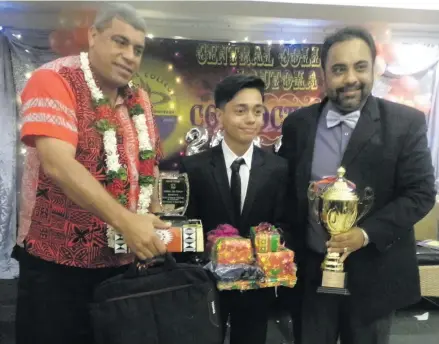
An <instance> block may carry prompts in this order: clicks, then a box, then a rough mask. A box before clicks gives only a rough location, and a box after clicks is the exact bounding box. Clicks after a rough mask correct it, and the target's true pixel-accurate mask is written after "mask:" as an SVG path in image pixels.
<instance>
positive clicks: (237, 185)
mask: <svg viewBox="0 0 439 344" xmlns="http://www.w3.org/2000/svg"><path fill="white" fill-rule="evenodd" d="M244 163H245V161H244V159H242V158H238V159H236V160H235V161H234V162H233V163H232V166H231V169H232V177H231V178H230V192H231V193H232V202H233V210H234V212H235V216H236V220H239V218H240V217H241V177H240V175H239V169H240V168H241V165H242V164H244Z"/></svg>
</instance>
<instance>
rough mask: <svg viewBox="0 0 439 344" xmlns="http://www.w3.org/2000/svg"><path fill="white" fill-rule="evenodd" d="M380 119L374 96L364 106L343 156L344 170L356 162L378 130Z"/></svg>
mask: <svg viewBox="0 0 439 344" xmlns="http://www.w3.org/2000/svg"><path fill="white" fill-rule="evenodd" d="M379 119H380V116H379V109H378V105H377V101H376V99H375V98H374V97H373V96H370V97H369V98H368V100H367V102H366V104H365V105H364V108H363V110H362V112H361V116H360V119H359V120H358V123H357V125H356V127H355V129H354V131H353V132H352V137H351V139H350V140H349V143H348V146H347V147H346V151H345V153H344V155H343V159H342V166H343V167H344V168H346V169H348V166H349V165H350V164H351V163H352V162H353V161H354V159H355V157H356V156H357V155H358V154H359V153H360V152H361V150H362V149H363V148H364V147H365V146H366V144H367V143H368V142H369V140H370V138H371V137H372V136H373V135H374V134H375V132H376V131H377V130H378V128H379V124H380V121H379Z"/></svg>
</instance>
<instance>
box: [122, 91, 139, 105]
mask: <svg viewBox="0 0 439 344" xmlns="http://www.w3.org/2000/svg"><path fill="white" fill-rule="evenodd" d="M125 104H126V106H127V108H128V109H130V108H133V107H134V106H136V105H137V104H140V97H139V94H138V92H133V91H132V90H129V91H128V94H127V97H126V98H125Z"/></svg>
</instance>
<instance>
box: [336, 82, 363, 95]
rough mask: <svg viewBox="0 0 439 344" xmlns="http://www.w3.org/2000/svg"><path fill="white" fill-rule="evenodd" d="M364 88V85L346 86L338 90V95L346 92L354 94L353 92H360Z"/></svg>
mask: <svg viewBox="0 0 439 344" xmlns="http://www.w3.org/2000/svg"><path fill="white" fill-rule="evenodd" d="M363 88H364V85H362V84H359V85H354V86H344V87H340V88H337V93H344V92H353V91H360V90H362V89H363Z"/></svg>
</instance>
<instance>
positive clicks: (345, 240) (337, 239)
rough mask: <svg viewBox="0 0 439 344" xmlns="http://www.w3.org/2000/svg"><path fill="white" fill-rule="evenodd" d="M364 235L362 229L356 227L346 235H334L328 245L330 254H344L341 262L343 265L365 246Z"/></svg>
mask: <svg viewBox="0 0 439 344" xmlns="http://www.w3.org/2000/svg"><path fill="white" fill-rule="evenodd" d="M364 240H365V237H364V234H363V231H362V229H361V228H358V227H354V228H352V229H351V230H350V231H348V232H347V233H344V234H338V235H334V236H333V237H332V238H331V240H329V241H328V242H327V243H326V246H327V247H328V252H338V253H343V255H342V256H341V258H340V262H341V263H343V262H344V261H345V260H346V258H347V257H348V256H349V254H351V253H352V252H355V251H357V250H359V249H360V248H362V247H363V246H364Z"/></svg>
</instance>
